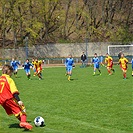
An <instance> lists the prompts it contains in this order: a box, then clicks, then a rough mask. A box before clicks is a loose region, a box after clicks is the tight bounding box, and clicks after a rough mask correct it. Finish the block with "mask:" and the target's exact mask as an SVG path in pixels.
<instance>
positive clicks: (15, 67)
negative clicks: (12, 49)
mask: <svg viewBox="0 0 133 133" xmlns="http://www.w3.org/2000/svg"><path fill="white" fill-rule="evenodd" d="M10 65H11V66H12V67H13V70H16V69H18V65H20V63H19V62H18V61H11V63H10Z"/></svg>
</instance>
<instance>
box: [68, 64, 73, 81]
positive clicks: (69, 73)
mask: <svg viewBox="0 0 133 133" xmlns="http://www.w3.org/2000/svg"><path fill="white" fill-rule="evenodd" d="M68 75H69V76H68V81H70V80H71V76H72V67H71V66H69V67H68Z"/></svg>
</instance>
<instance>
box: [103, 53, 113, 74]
mask: <svg viewBox="0 0 133 133" xmlns="http://www.w3.org/2000/svg"><path fill="white" fill-rule="evenodd" d="M105 64H107V66H106V67H107V70H108V73H109V75H112V72H111V71H113V72H115V70H114V69H113V58H112V57H111V56H109V54H108V53H107V54H106V58H105Z"/></svg>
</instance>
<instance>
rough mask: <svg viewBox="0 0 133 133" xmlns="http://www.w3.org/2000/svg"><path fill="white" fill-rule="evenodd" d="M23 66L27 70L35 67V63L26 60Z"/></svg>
mask: <svg viewBox="0 0 133 133" xmlns="http://www.w3.org/2000/svg"><path fill="white" fill-rule="evenodd" d="M23 66H24V69H25V70H28V69H30V67H33V65H32V64H31V63H30V62H25V63H24V65H23Z"/></svg>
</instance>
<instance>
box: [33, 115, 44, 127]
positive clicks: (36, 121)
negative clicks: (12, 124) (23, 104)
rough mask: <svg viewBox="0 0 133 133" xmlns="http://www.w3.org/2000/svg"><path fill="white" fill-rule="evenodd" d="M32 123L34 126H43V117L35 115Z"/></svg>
mask: <svg viewBox="0 0 133 133" xmlns="http://www.w3.org/2000/svg"><path fill="white" fill-rule="evenodd" d="M34 124H35V126H36V127H43V126H45V121H44V118H42V117H41V116H37V117H36V118H35V119H34Z"/></svg>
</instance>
